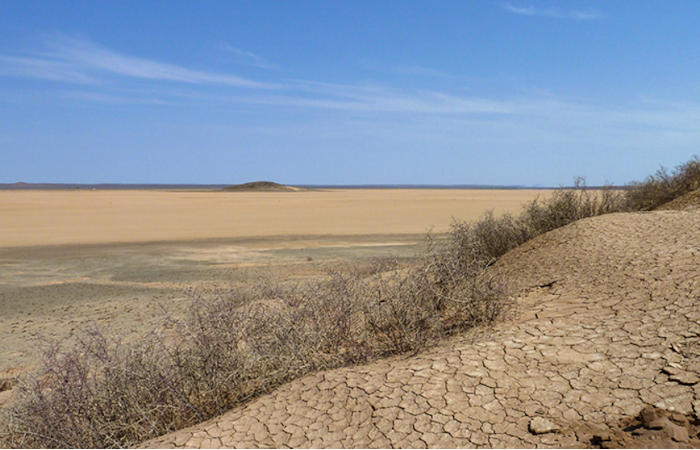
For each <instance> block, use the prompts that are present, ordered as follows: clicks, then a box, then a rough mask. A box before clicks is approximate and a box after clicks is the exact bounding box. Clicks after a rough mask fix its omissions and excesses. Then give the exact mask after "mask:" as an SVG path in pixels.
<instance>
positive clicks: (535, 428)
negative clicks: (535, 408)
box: [528, 417, 559, 434]
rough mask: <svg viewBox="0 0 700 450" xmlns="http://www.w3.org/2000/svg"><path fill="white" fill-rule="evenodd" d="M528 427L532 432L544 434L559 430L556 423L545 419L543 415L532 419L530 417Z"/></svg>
mask: <svg viewBox="0 0 700 450" xmlns="http://www.w3.org/2000/svg"><path fill="white" fill-rule="evenodd" d="M528 429H529V430H530V433H532V434H545V433H554V432H556V431H559V428H558V427H557V426H556V425H554V424H553V423H552V422H550V421H549V420H547V419H545V418H544V417H535V418H534V419H532V420H531V421H530V425H529V426H528Z"/></svg>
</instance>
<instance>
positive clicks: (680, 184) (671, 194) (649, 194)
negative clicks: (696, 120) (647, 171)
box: [626, 156, 700, 211]
mask: <svg viewBox="0 0 700 450" xmlns="http://www.w3.org/2000/svg"><path fill="white" fill-rule="evenodd" d="M696 189H700V158H698V156H694V157H693V158H692V159H690V160H689V161H687V162H685V163H683V164H681V165H679V166H678V167H676V168H675V169H674V170H673V171H672V172H671V173H669V172H668V170H667V169H666V168H664V167H661V168H660V169H659V170H658V171H657V172H656V173H655V174H654V175H650V176H649V177H647V179H646V180H644V181H643V182H641V183H632V184H631V185H630V188H629V190H628V191H627V194H626V202H627V208H628V209H630V210H633V211H650V210H652V209H654V208H657V207H659V206H661V205H663V204H664V203H667V202H670V201H671V200H673V199H675V198H678V197H680V196H681V195H683V194H686V193H688V192H691V191H694V190H696Z"/></svg>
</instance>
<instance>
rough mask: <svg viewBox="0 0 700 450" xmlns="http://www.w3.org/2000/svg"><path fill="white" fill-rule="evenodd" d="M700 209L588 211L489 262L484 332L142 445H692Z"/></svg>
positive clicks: (696, 410)
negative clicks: (496, 314)
mask: <svg viewBox="0 0 700 450" xmlns="http://www.w3.org/2000/svg"><path fill="white" fill-rule="evenodd" d="M698 261H700V213H699V212H698V211H658V212H651V213H632V214H611V215H606V216H601V217H596V218H590V219H585V220H581V221H579V222H576V223H573V224H571V225H569V226H566V227H563V228H561V229H558V230H555V231H553V232H550V233H547V234H545V235H542V236H539V237H538V238H535V239H533V240H532V241H530V242H528V243H526V244H525V245H523V246H521V247H519V248H517V249H515V250H514V251H512V252H510V253H508V254H506V255H505V256H504V257H503V258H502V259H501V260H500V261H499V262H498V263H497V264H496V265H495V266H494V267H493V270H494V272H495V273H498V274H500V275H503V276H505V277H506V279H507V280H508V282H509V283H510V286H511V287H512V288H513V292H514V293H515V294H516V295H517V296H518V301H517V306H516V307H515V308H514V310H513V313H512V315H511V317H510V318H508V320H506V321H504V322H501V323H500V324H498V325H497V326H496V327H495V329H494V330H491V331H490V332H489V333H488V334H481V335H479V334H478V333H476V334H472V335H469V336H460V337H457V338H454V339H452V340H450V341H448V342H445V343H444V344H443V345H441V346H439V347H437V348H433V349H431V350H429V351H426V352H424V353H422V354H420V355H417V356H409V357H405V356H404V357H395V358H391V359H387V360H384V361H379V362H376V363H373V364H369V365H365V366H361V367H352V368H343V369H339V370H331V371H327V372H323V373H319V374H314V375H310V376H307V377H304V378H301V379H299V380H296V381H294V382H291V383H289V384H287V385H285V386H282V387H281V388H279V389H277V390H276V391H275V392H273V393H271V394H269V395H265V396H262V397H260V398H258V399H256V400H254V401H251V402H250V403H248V404H246V405H243V406H241V407H238V408H235V409H233V410H231V411H229V412H227V413H226V414H224V415H222V416H219V417H217V418H215V419H212V420H210V421H208V422H205V423H202V424H200V425H197V426H194V427H191V428H189V429H186V430H181V431H178V432H176V433H172V434H170V435H167V436H164V437H161V438H159V439H156V440H152V441H149V442H146V443H145V444H144V445H145V446H148V447H158V446H164V447H219V446H223V447H259V446H273V447H281V446H292V447H301V446H312V447H346V446H347V447H413V446H422V447H426V446H427V447H440V446H447V447H463V446H478V447H487V446H490V447H521V446H527V447H533V446H539V445H542V446H557V447H591V446H597V447H621V446H622V447H630V446H631V447H641V446H658V447H700V437H699V436H698V424H699V422H698V416H699V415H700V377H699V376H698V374H700V306H699V304H698V301H699V299H700V264H698Z"/></svg>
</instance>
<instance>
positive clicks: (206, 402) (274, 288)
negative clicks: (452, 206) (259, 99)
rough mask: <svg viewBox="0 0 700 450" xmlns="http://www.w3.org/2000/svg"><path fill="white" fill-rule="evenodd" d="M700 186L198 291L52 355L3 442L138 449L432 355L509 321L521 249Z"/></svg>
mask: <svg viewBox="0 0 700 450" xmlns="http://www.w3.org/2000/svg"><path fill="white" fill-rule="evenodd" d="M698 184H700V161H699V160H698V159H697V157H696V158H695V159H693V160H691V161H690V162H688V163H686V164H685V165H682V166H680V167H679V168H678V169H676V171H675V172H674V174H673V175H667V173H666V172H665V171H663V170H662V171H660V172H659V173H657V175H655V176H653V177H650V178H649V179H648V180H647V181H645V182H644V183H639V184H635V185H633V186H632V187H631V189H629V190H627V191H625V192H622V191H614V190H610V189H605V190H589V189H586V187H585V185H584V183H583V182H582V181H581V180H579V181H578V182H577V184H576V187H575V189H563V190H559V191H556V192H555V193H554V194H553V195H552V196H551V197H549V198H547V199H545V200H535V201H533V202H531V203H530V204H528V205H526V207H525V208H524V209H523V211H522V213H521V214H520V215H519V216H517V217H514V216H511V215H504V216H501V217H495V216H494V215H493V214H491V213H489V214H486V215H485V216H484V217H483V218H482V219H481V220H479V221H477V222H476V223H473V224H469V223H464V222H457V223H455V224H454V225H453V227H452V230H451V232H450V233H449V234H448V236H447V239H445V240H440V241H433V240H431V239H428V246H427V250H426V252H425V254H424V255H423V256H422V257H421V258H420V261H419V262H417V263H415V264H413V265H410V266H406V265H399V264H397V263H387V262H386V261H384V262H383V263H382V264H379V265H377V266H375V267H374V268H373V269H368V268H367V267H362V268H358V270H354V271H353V270H344V271H335V272H332V273H330V274H329V276H328V277H327V278H326V279H324V280H321V281H315V282H303V283H298V284H296V285H292V284H290V283H289V282H285V283H278V282H273V281H269V280H267V281H260V282H258V283H257V284H255V285H252V286H247V287H246V288H245V289H241V290H239V291H236V292H232V293H229V294H228V295H223V296H211V295H206V296H201V295H197V294H196V293H194V294H193V296H192V297H193V302H192V306H191V308H190V311H189V314H188V316H187V317H186V318H185V319H184V320H171V321H170V322H169V326H168V327H165V328H163V329H160V330H159V331H154V332H152V333H151V334H149V335H148V336H147V337H145V338H144V339H142V340H140V341H139V342H136V343H120V342H110V341H108V340H107V339H106V338H105V337H104V336H103V335H101V334H100V332H99V331H98V330H89V331H87V332H85V333H84V334H83V335H82V338H81V339H80V340H79V342H78V345H76V346H75V347H72V348H69V349H65V350H60V349H59V348H58V347H57V346H54V347H51V348H50V349H49V351H47V352H46V355H45V358H44V360H43V362H42V364H41V368H40V369H39V370H38V371H37V372H36V373H34V374H33V375H31V376H30V377H27V378H25V379H24V380H22V381H21V383H19V385H18V387H17V388H16V391H17V398H16V401H15V402H14V406H13V407H12V408H11V409H9V410H8V411H5V412H4V417H0V446H4V447H123V446H130V445H134V444H137V443H139V442H142V441H144V440H146V439H149V438H151V437H155V436H158V435H161V434H164V433H167V432H170V431H173V430H177V429H180V428H183V427H186V426H189V425H192V424H195V423H197V422H201V421H203V420H206V419H208V418H210V417H213V416H215V415H217V414H219V413H221V412H223V411H225V410H226V409H229V408H231V407H233V406H234V405H236V404H240V403H241V402H244V401H246V400H248V399H250V398H252V397H255V396H256V395H259V394H261V393H264V392H269V391H270V390H271V389H273V388H274V387H276V386H279V385H280V384H282V383H284V382H286V381H289V380H292V379H294V378H297V377H299V376H302V375H304V374H307V373H310V372H312V371H316V370H321V369H328V368H333V367H339V366H343V365H348V364H356V363H362V362H367V361H370V360H372V359H374V358H377V357H381V356H387V355H391V354H396V353H400V352H406V351H415V350H419V349H421V348H424V347H425V346H427V345H429V344H431V343H432V342H435V341H436V340H437V339H439V338H442V337H444V336H447V335H450V334H452V333H455V332H457V331H459V330H463V329H465V328H468V327H473V326H475V325H478V324H485V323H488V322H490V321H492V320H493V319H494V318H495V317H497V316H498V315H499V313H500V312H501V311H502V310H503V309H504V307H505V306H506V304H507V300H506V294H505V291H504V289H503V286H502V285H501V284H500V283H499V281H498V280H494V279H493V278H491V276H490V275H489V271H488V266H489V265H491V264H492V263H493V262H494V261H495V260H496V259H497V258H499V257H500V256H501V255H503V254H504V253H506V252H507V251H508V250H510V249H512V248H515V247H517V246H518V245H520V244H522V243H523V242H525V241H527V240H529V239H531V238H533V237H535V236H537V235H539V234H542V233H545V232H547V231H550V230H553V229H555V228H558V227H561V226H564V225H566V224H568V223H571V222H574V221H576V220H579V219H582V218H585V217H591V216H595V215H600V214H605V213H610V212H616V211H625V210H643V209H650V208H653V207H655V206H658V204H659V202H663V201H668V200H671V198H670V197H672V196H678V195H682V194H683V193H685V192H688V191H689V190H692V189H697V188H698Z"/></svg>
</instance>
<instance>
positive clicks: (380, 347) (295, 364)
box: [0, 248, 505, 448]
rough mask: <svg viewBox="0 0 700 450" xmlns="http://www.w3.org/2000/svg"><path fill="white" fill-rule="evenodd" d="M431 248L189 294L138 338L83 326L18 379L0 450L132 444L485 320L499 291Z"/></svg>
mask: <svg viewBox="0 0 700 450" xmlns="http://www.w3.org/2000/svg"><path fill="white" fill-rule="evenodd" d="M432 252H433V253H434V254H435V255H440V259H439V261H440V262H435V261H432V262H430V263H429V264H427V263H424V264H418V265H417V266H413V267H398V266H396V265H387V264H383V265H382V266H381V267H380V268H378V269H377V271H375V272H368V271H366V270H363V271H362V272H360V273H354V272H351V271H346V272H344V273H341V272H334V273H330V274H329V276H328V277H327V279H325V280H321V281H315V282H305V283H300V284H298V285H296V286H291V285H289V284H288V283H287V284H277V283H273V282H267V283H261V284H260V285H259V286H257V289H252V288H249V289H246V290H245V291H242V292H241V294H240V295H238V294H236V293H235V292H234V293H231V294H230V295H227V296H225V297H214V298H212V297H209V296H207V297H200V296H197V295H196V294H195V295H193V302H192V306H191V309H190V311H189V313H188V315H187V317H186V318H185V319H184V320H172V321H171V322H170V323H169V326H168V327H165V328H164V329H162V330H160V331H159V332H153V333H151V334H150V335H149V336H147V337H146V338H144V339H142V340H140V341H139V342H137V343H118V342H110V341H109V340H108V339H106V338H105V337H104V336H103V335H102V334H100V332H99V331H98V330H96V329H93V330H90V331H87V332H85V333H84V334H83V335H82V336H81V338H80V339H79V341H78V345H77V346H74V347H71V348H69V349H66V350H59V349H58V348H57V347H52V348H51V349H50V351H48V352H47V353H46V355H45V358H44V361H43V363H42V367H41V369H40V370H39V371H38V372H37V373H35V374H33V375H32V376H31V378H26V379H24V380H23V381H22V382H21V383H20V385H19V386H18V388H17V400H16V402H15V405H14V407H13V408H12V409H10V410H9V412H8V413H7V414H6V417H4V418H3V419H2V421H4V425H3V426H2V428H3V429H2V431H0V433H1V434H2V439H3V441H2V442H0V445H3V446H11V447H69V448H71V447H93V448H95V447H123V446H130V445H135V444H137V443H139V442H142V441H143V440H145V439H148V438H150V437H155V436H158V435H161V434H164V433H167V432H169V431H173V430H177V429H180V428H183V427H186V426H189V425H192V424H195V423H197V422H200V421H203V420H206V419H208V418H210V417H212V416H215V415H217V414H219V413H221V412H223V411H225V410H227V409H229V408H231V407H233V406H234V405H236V404H240V403H241V402H244V401H246V400H248V399H250V398H252V397H254V396H256V395H259V394H261V393H264V392H269V391H270V390H271V389H272V388H274V387H276V386H279V385H280V384H282V383H284V382H286V381H289V380H292V379H294V378H297V377H299V376H302V375H304V374H307V373H310V372H312V371H316V370H322V369H328V368H333V367H339V366H343V365H348V364H355V363H362V362H366V361H369V360H372V359H374V358H377V357H380V356H386V355H391V354H395V353H398V352H404V351H408V350H416V349H420V348H423V347H424V346H426V345H428V344H429V343H431V342H434V341H435V340H436V339H438V338H440V337H443V336H446V335H449V334H451V333H453V332H455V331H457V330H459V329H464V328H466V327H469V326H473V325H475V324H478V323H483V322H487V321H489V320H491V319H493V318H494V317H495V316H496V315H497V314H498V313H499V311H500V310H501V309H502V307H503V305H504V298H505V296H504V295H503V294H502V292H501V291H500V289H499V286H498V285H497V284H496V283H495V282H494V280H492V279H490V278H489V277H488V275H487V274H486V273H485V272H484V270H483V267H482V266H481V265H480V264H479V263H478V262H477V261H472V262H468V261H463V262H460V263H459V264H453V263H452V262H450V260H449V258H448V257H447V255H445V254H444V253H443V252H442V251H441V250H438V249H436V248H435V249H433V250H432ZM429 260H430V258H426V261H429Z"/></svg>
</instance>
